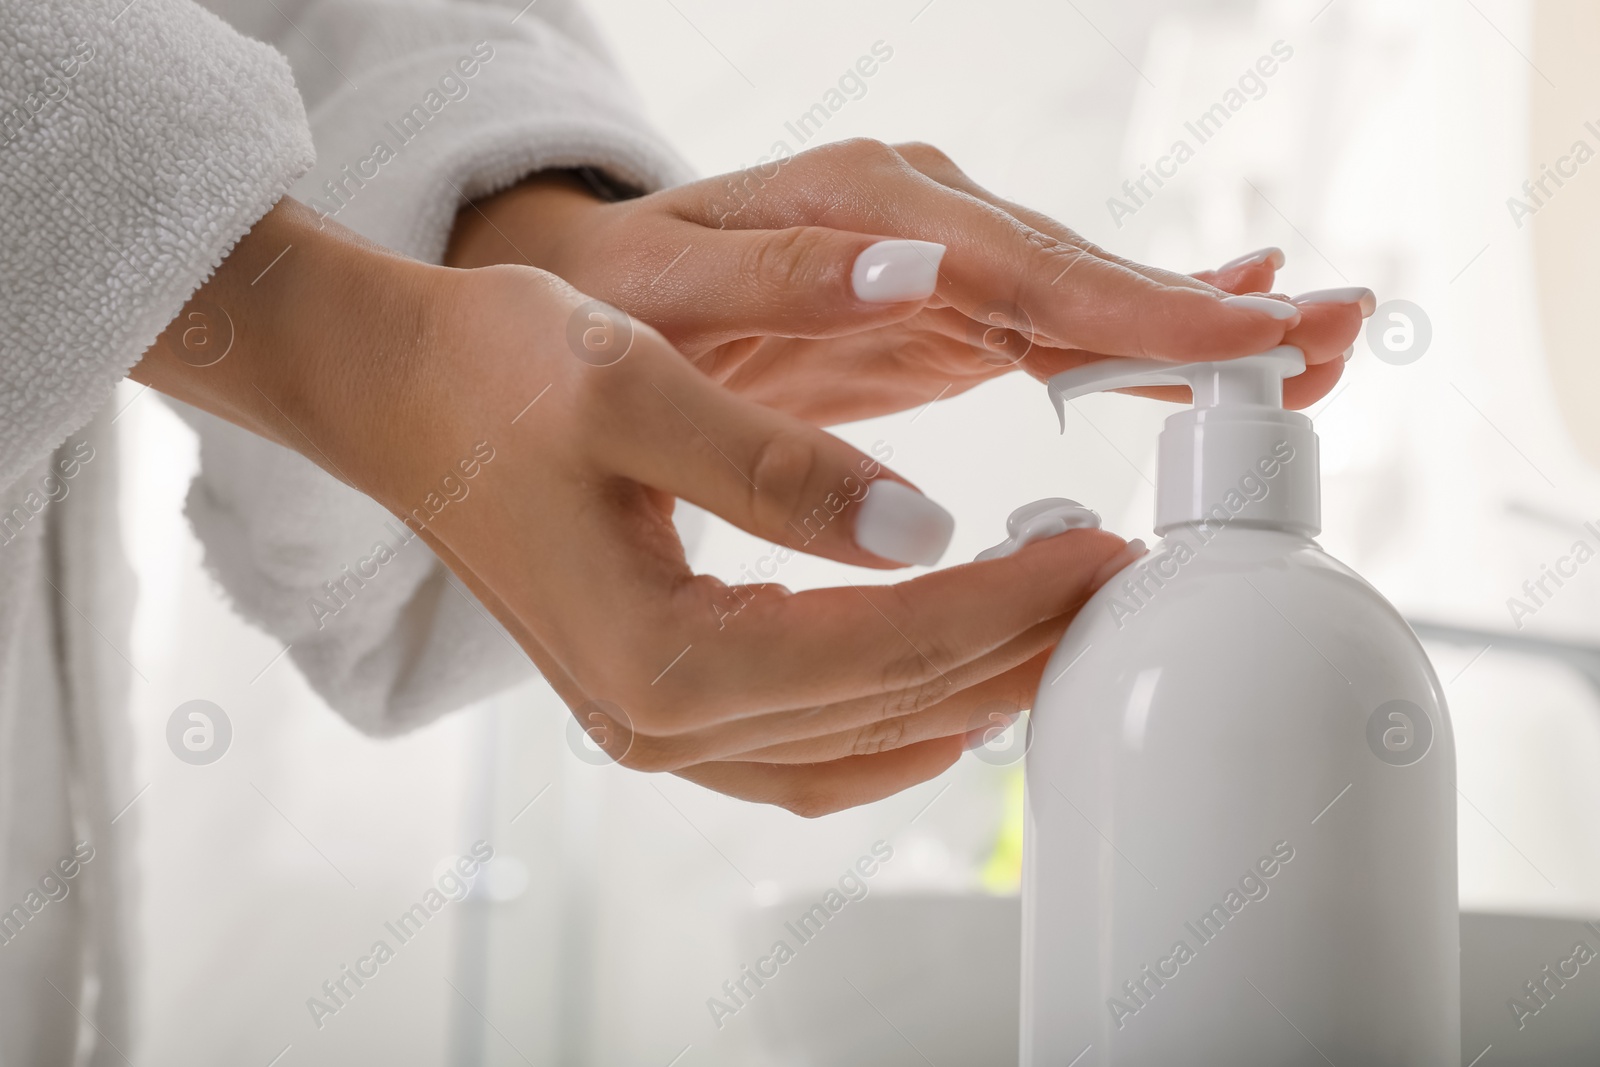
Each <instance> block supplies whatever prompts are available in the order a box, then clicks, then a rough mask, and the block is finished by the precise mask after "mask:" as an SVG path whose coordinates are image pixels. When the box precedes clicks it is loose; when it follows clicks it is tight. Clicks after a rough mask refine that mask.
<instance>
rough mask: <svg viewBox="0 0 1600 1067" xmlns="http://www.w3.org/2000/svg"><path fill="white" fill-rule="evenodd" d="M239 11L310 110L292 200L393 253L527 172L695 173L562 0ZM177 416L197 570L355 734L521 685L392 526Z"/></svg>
mask: <svg viewBox="0 0 1600 1067" xmlns="http://www.w3.org/2000/svg"><path fill="white" fill-rule="evenodd" d="M218 2H219V3H221V2H225V0H218ZM231 2H233V3H250V5H251V6H250V7H249V10H248V11H246V12H232V11H230V12H229V14H230V17H235V15H237V16H238V17H240V19H241V24H247V23H246V21H245V16H246V15H248V17H249V18H250V19H259V20H261V21H262V24H263V26H264V25H265V24H266V23H270V22H271V21H272V19H273V18H276V19H277V21H278V23H279V25H278V27H277V30H276V31H275V32H276V33H277V34H278V36H276V37H274V40H275V41H276V42H277V43H278V44H279V45H280V46H281V47H282V48H283V49H284V51H285V53H286V54H288V55H289V57H290V59H291V61H292V62H293V64H294V69H295V73H296V78H297V79H298V81H299V84H300V85H301V88H302V92H303V94H304V96H305V99H306V103H307V108H308V110H309V112H310V115H311V128H312V132H313V135H314V137H315V140H316V145H317V150H318V159H319V163H318V165H317V167H316V168H315V169H313V170H312V171H311V172H310V173H308V174H307V175H306V176H305V177H304V178H303V179H302V180H301V181H300V182H299V184H297V185H296V186H295V188H294V190H293V192H294V194H295V195H296V197H298V198H299V199H301V200H303V201H304V202H306V203H307V204H310V205H311V206H313V207H315V208H316V209H317V210H319V211H320V212H322V213H323V214H324V215H327V216H329V217H330V218H332V219H334V220H337V222H338V223H340V224H342V225H345V226H349V227H350V228H352V229H354V230H355V231H356V232H358V233H360V234H362V235H363V236H365V237H368V238H370V239H372V240H374V241H377V242H379V243H380V244H384V245H387V246H388V247H390V248H393V249H395V250H397V251H399V252H403V253H405V254H407V255H411V256H414V257H416V258H419V259H424V260H428V261H430V262H437V261H438V260H439V259H440V258H441V257H442V256H443V253H444V249H445V245H446V243H447V241H448V239H449V235H450V228H451V225H452V223H453V220H454V217H455V214H456V211H457V209H458V207H460V206H461V205H462V204H463V203H464V200H463V198H475V197H480V196H483V195H486V194H488V193H490V192H493V191H496V190H498V189H501V188H504V187H506V186H508V185H511V184H513V183H514V182H516V181H518V180H519V179H521V178H523V177H525V176H526V175H528V174H530V173H533V172H535V171H538V170H542V169H547V168H554V167H563V168H569V167H570V168H587V169H588V170H590V171H591V172H592V173H594V174H596V175H599V176H601V180H602V181H603V182H604V183H605V184H606V185H608V186H611V187H614V188H617V189H624V190H626V189H632V190H638V191H650V190H654V189H657V188H661V187H663V186H666V185H670V184H674V183H676V182H678V181H681V180H684V179H686V178H687V177H688V176H689V171H688V168H687V167H686V166H685V165H684V164H683V163H682V162H681V161H680V160H679V158H678V157H677V156H676V155H675V154H674V153H673V152H672V150H671V149H669V148H668V147H667V146H666V145H665V144H664V143H663V142H662V141H661V139H660V138H659V137H657V136H656V135H655V134H654V133H653V132H652V131H651V130H650V128H649V126H648V125H647V124H646V123H645V121H644V120H643V119H642V118H641V117H640V114H639V108H638V104H637V101H636V100H635V98H634V96H633V94H632V92H631V91H630V90H629V88H628V87H627V85H626V83H625V82H624V81H623V79H622V78H621V76H620V75H619V74H618V73H617V71H616V69H615V68H614V66H613V65H612V63H611V61H610V59H609V57H608V56H607V55H606V54H605V52H604V49H603V46H601V45H600V44H599V39H598V37H597V35H595V34H594V32H593V30H592V28H591V27H590V26H589V24H588V22H587V20H586V19H585V18H584V16H583V14H582V11H581V9H579V8H578V7H576V6H575V5H573V4H570V3H567V2H565V0H539V2H538V3H537V4H534V5H529V6H526V7H524V5H523V3H521V2H518V3H509V2H508V3H507V4H505V5H500V4H496V3H488V2H471V3H469V2H448V0H431V2H430V0H323V2H317V3H312V4H310V5H308V6H306V7H304V8H303V9H294V8H285V9H283V10H282V11H281V12H278V11H277V10H276V9H277V8H278V6H279V5H278V4H274V5H273V6H274V9H275V11H274V15H273V16H271V17H264V16H263V15H262V13H261V11H260V9H259V8H257V7H256V6H254V3H253V2H252V0H231ZM281 2H282V0H280V3H281ZM291 18H292V21H291ZM290 265H291V264H290V263H289V262H288V261H287V260H286V261H285V263H284V266H290ZM183 414H184V416H185V418H187V419H188V420H189V421H190V423H191V425H193V426H194V427H195V429H196V430H197V431H198V433H199V435H200V439H201V446H200V457H201V469H200V473H199V475H198V476H197V477H196V480H195V482H194V484H193V486H192V487H191V490H190V493H189V498H188V505H187V507H188V514H189V517H190V520H191V522H192V523H193V526H194V528H195V531H196V533H197V534H198V536H199V538H200V540H201V541H202V543H203V544H204V547H205V558H206V563H207V566H208V568H209V569H210V570H211V572H212V573H213V574H214V575H215V576H216V577H217V579H218V580H219V581H220V582H221V583H222V585H223V586H224V587H225V588H226V589H227V591H228V592H229V594H230V595H231V596H232V598H233V600H234V602H235V604H236V605H237V606H238V608H239V609H240V611H241V612H242V613H243V614H244V615H245V616H246V617H247V618H249V619H251V620H252V621H254V622H255V623H256V624H258V625H259V626H261V627H262V628H264V629H266V630H267V631H268V632H270V633H272V634H274V635H276V636H277V637H278V638H280V639H281V640H282V641H284V642H285V643H286V644H287V645H288V646H289V650H290V655H291V656H292V657H293V659H294V660H295V662H296V663H297V665H298V666H299V667H300V669H301V671H302V672H303V673H304V674H305V675H306V678H307V679H308V680H309V682H310V683H311V685H312V686H313V688H315V689H316V690H317V692H318V693H319V694H320V695H321V696H322V697H323V698H324V699H325V700H327V701H328V703H329V704H330V705H331V706H332V707H334V708H335V709H336V710H337V711H339V712H340V713H341V714H343V715H344V716H346V717H347V718H348V719H350V720H351V721H352V722H353V723H354V724H355V725H356V726H357V727H359V728H361V729H363V730H366V731H368V732H372V733H393V732H397V731H401V730H405V729H409V728H411V727H414V726H416V725H418V724H420V723H422V722H426V721H428V720H430V719H432V718H434V717H436V716H437V715H439V714H441V713H443V712H446V711H449V710H451V709H453V708H457V707H460V706H463V705H465V704H468V703H471V702H472V701H475V700H479V699H482V698H484V697H486V696H488V695H490V694H492V693H494V692H496V691H498V690H501V689H504V688H506V687H508V686H510V685H512V684H515V683H517V682H519V681H523V680H526V679H528V678H531V677H532V676H533V667H532V665H531V663H529V661H528V660H527V658H526V657H525V656H524V655H523V654H522V652H521V651H520V649H518V648H517V646H516V645H515V643H514V642H513V641H512V640H511V639H510V637H509V636H507V635H506V633H505V632H504V631H503V630H502V629H501V628H500V627H499V626H498V624H497V623H495V622H494V621H493V620H492V618H491V617H490V616H489V614H488V613H487V612H486V611H485V610H484V609H483V608H482V606H481V605H480V604H478V602H477V601H476V599H474V598H473V597H472V595H471V593H469V592H468V591H467V590H466V589H465V588H464V587H462V586H461V585H460V584H459V583H458V582H457V581H455V580H454V578H453V577H452V576H450V575H449V573H448V571H447V570H446V569H445V568H444V567H443V566H442V565H441V564H440V563H439V562H438V560H437V559H436V558H435V557H434V555H433V554H432V552H431V551H430V550H429V549H428V547H427V546H426V545H425V544H424V543H423V542H422V541H421V540H420V539H415V538H413V537H412V536H411V534H410V531H409V530H408V529H407V528H406V527H405V525H404V524H403V523H401V522H400V521H399V520H398V519H395V518H393V517H392V516H390V515H388V514H387V513H386V512H385V511H384V510H383V509H382V508H380V507H379V506H378V505H377V504H375V503H373V502H372V501H371V500H368V499H367V498H365V497H363V496H361V495H360V494H359V493H356V492H355V491H353V490H351V489H350V488H348V487H347V486H345V485H343V484H342V483H340V482H338V481H336V480H335V479H333V478H331V477H329V476H328V475H327V474H326V473H324V472H323V471H322V470H321V469H319V468H318V467H317V466H316V465H314V464H312V463H310V462H308V461H307V460H305V459H304V458H303V457H301V456H299V455H297V454H294V453H291V452H288V451H286V450H284V449H281V448H278V447H277V446H275V445H272V444H270V443H268V442H266V441H263V440H261V439H259V438H255V437H252V436H251V435H249V434H247V433H245V432H244V431H242V430H239V429H238V428H236V427H234V426H232V425H230V424H228V423H225V422H223V421H221V420H219V419H215V418H212V417H210V416H207V415H205V414H203V413H199V412H195V411H192V410H186V411H184V412H183ZM484 436H485V439H486V441H487V444H488V447H489V448H490V449H493V447H494V446H495V444H496V442H495V435H494V432H493V428H486V429H485V431H484ZM462 458H463V459H467V458H469V457H462ZM490 462H493V461H492V460H491V461H490ZM462 484H463V485H464V486H465V488H466V490H467V491H468V492H469V493H470V491H471V488H472V486H471V482H470V480H463V482H462ZM450 506H456V504H451V505H450Z"/></svg>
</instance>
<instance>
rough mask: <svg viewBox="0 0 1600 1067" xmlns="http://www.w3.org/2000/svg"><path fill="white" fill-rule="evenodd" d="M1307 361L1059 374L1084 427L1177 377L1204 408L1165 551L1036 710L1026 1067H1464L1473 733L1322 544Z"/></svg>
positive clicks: (1107, 608) (1409, 637) (1416, 653)
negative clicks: (1465, 794)
mask: <svg viewBox="0 0 1600 1067" xmlns="http://www.w3.org/2000/svg"><path fill="white" fill-rule="evenodd" d="M1304 369H1305V363H1304V357H1303V355H1302V354H1301V352H1300V351H1299V350H1298V349H1296V348H1293V347H1290V346H1282V347H1279V348H1276V349H1273V350H1272V351H1270V352H1265V353H1262V354H1260V355H1256V356H1249V357H1246V358H1243V359H1237V360H1230V361H1226V362H1218V363H1199V364H1188V365H1178V364H1168V363H1160V362H1157V361H1153V360H1128V359H1107V360H1102V361H1098V362H1095V363H1091V364H1087V365H1085V366H1082V367H1078V368H1075V369H1074V370H1071V371H1068V372H1066V373H1064V374H1060V375H1057V376H1056V377H1054V378H1052V379H1051V381H1050V391H1051V394H1052V395H1053V397H1054V399H1055V401H1056V404H1057V408H1058V410H1060V409H1061V406H1062V404H1063V403H1064V402H1065V401H1066V400H1069V399H1071V398H1073V397H1076V396H1080V395H1082V394H1084V393H1087V392H1091V391H1095V390H1102V389H1118V388H1127V387H1133V386H1146V385H1168V384H1175V385H1187V386H1189V387H1191V389H1192V390H1193V393H1194V407H1193V408H1192V409H1189V410H1185V411H1182V412H1180V413H1178V414H1175V415H1173V416H1172V417H1171V418H1169V419H1168V420H1167V422H1166V426H1165V429H1164V430H1163V432H1162V434H1161V438H1160V450H1159V451H1160V459H1159V473H1158V479H1159V480H1158V484H1157V489H1156V496H1157V503H1156V523H1155V530H1156V532H1157V533H1158V534H1160V535H1161V536H1162V540H1161V542H1160V543H1159V544H1158V545H1157V546H1155V548H1154V549H1153V550H1152V551H1151V553H1150V554H1149V555H1148V556H1146V557H1145V558H1144V559H1142V560H1140V561H1138V562H1136V563H1134V564H1132V565H1131V566H1129V567H1128V568H1127V569H1125V570H1123V571H1122V572H1121V573H1120V574H1118V575H1117V576H1116V577H1114V578H1113V579H1111V581H1110V582H1108V583H1107V584H1106V585H1105V586H1104V587H1103V588H1102V589H1100V591H1099V592H1098V593H1096V594H1095V596H1094V597H1093V598H1092V599H1090V600H1089V602H1088V603H1087V604H1086V605H1085V606H1084V607H1083V609H1082V610H1081V611H1080V612H1079V614H1078V616H1077V618H1076V619H1075V620H1074V621H1073V623H1072V625H1071V627H1070V628H1069V629H1068V630H1067V632H1066V634H1065V636H1064V637H1063V638H1062V641H1061V644H1060V646H1059V647H1058V648H1057V649H1056V651H1055V654H1054V657H1053V658H1052V660H1051V662H1050V665H1049V666H1048V668H1047V669H1046V670H1045V673H1044V676H1043V681H1042V683H1041V688H1040V691H1039V694H1038V698H1037V700H1036V701H1035V704H1034V710H1033V715H1032V730H1033V739H1032V743H1031V747H1030V748H1029V750H1028V753H1027V757H1026V781H1027V788H1026V796H1027V800H1026V827H1025V844H1024V861H1023V884H1022V914H1023V942H1022V960H1023V975H1022V1012H1021V1014H1022V1032H1021V1052H1022V1055H1021V1059H1022V1064H1023V1065H1024V1067H1066V1065H1068V1064H1072V1065H1073V1067H1096V1065H1101V1067H1327V1065H1329V1064H1333V1065H1337V1067H1460V1064H1461V1039H1460V958H1459V956H1460V948H1459V931H1458V925H1457V923H1458V917H1457V912H1458V903H1457V895H1456V814H1455V812H1456V805H1455V800H1456V795H1455V752H1454V744H1453V740H1452V736H1451V730H1450V720H1449V717H1448V714H1447V712H1446V709H1445V702H1444V695H1443V692H1442V691H1441V688H1440V685H1439V682H1438V679H1437V678H1436V677H1435V675H1434V672H1433V669H1432V667H1431V666H1430V665H1429V662H1428V659H1427V656H1426V655H1425V654H1424V652H1423V650H1422V647H1421V645H1420V644H1419V643H1418V641H1417V638H1416V636H1415V635H1414V634H1413V633H1412V631H1411V629H1410V628H1409V627H1408V626H1407V625H1406V623H1405V621H1404V620H1403V619H1402V618H1401V617H1400V615H1399V613H1398V612H1397V611H1396V610H1395V609H1394V608H1393V607H1392V606H1391V605H1390V604H1389V603H1388V602H1387V601H1386V600H1384V598H1383V597H1382V596H1380V595H1379V594H1378V593H1377V592H1376V591H1375V590H1374V589H1373V588H1372V587H1371V586H1370V585H1368V584H1367V583H1366V582H1365V581H1363V580H1362V579H1361V578H1360V577H1359V576H1357V575H1356V574H1355V573H1353V572H1352V571H1351V570H1349V569H1348V568H1347V567H1345V566H1343V565H1342V564H1340V563H1338V562H1336V561H1335V560H1333V559H1332V558H1331V557H1329V556H1328V555H1326V554H1325V553H1324V552H1323V551H1322V549H1321V548H1320V547H1319V546H1318V545H1317V543H1316V542H1315V541H1314V540H1312V538H1313V537H1314V536H1315V535H1316V534H1317V533H1318V532H1319V530H1320V528H1321V523H1320V501H1319V496H1320V490H1319V479H1318V469H1317V438H1316V435H1315V433H1313V431H1312V428H1311V421H1310V420H1309V419H1307V418H1306V417H1305V416H1303V415H1300V414H1298V413H1295V412H1290V411H1285V410H1284V409H1283V379H1284V378H1286V377H1289V376H1292V375H1294V374H1298V373H1300V372H1301V371H1302V370H1304ZM1061 503H1062V504H1070V502H1061ZM1090 514H1092V513H1090ZM1058 525H1059V524H1058ZM1048 532H1049V531H1047V533H1048ZM1025 540H1026V538H1020V539H1017V541H1014V542H1013V547H1014V544H1015V543H1020V542H1021V541H1025Z"/></svg>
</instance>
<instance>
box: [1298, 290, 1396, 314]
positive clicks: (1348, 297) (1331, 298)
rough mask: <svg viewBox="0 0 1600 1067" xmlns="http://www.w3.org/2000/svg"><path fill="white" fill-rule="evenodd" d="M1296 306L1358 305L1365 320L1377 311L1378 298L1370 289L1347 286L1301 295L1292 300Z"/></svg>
mask: <svg viewBox="0 0 1600 1067" xmlns="http://www.w3.org/2000/svg"><path fill="white" fill-rule="evenodd" d="M1294 302H1295V303H1296V304H1302V305H1304V304H1360V305H1361V317H1362V318H1366V317H1367V316H1368V315H1371V314H1372V313H1373V311H1375V310H1377V307H1378V298H1377V297H1376V296H1375V295H1373V292H1372V290H1371V289H1366V288H1363V287H1362V286H1359V285H1349V286H1345V287H1344V288H1342V289H1317V290H1315V291H1313V292H1309V293H1301V294H1300V295H1299V296H1297V297H1295V298H1294Z"/></svg>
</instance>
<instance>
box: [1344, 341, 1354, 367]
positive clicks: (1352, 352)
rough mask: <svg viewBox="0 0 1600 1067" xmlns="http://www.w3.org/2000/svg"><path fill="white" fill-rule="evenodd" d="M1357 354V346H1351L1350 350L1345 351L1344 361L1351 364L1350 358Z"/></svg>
mask: <svg viewBox="0 0 1600 1067" xmlns="http://www.w3.org/2000/svg"><path fill="white" fill-rule="evenodd" d="M1355 354H1356V346H1355V345H1351V346H1350V347H1349V348H1347V349H1345V350H1344V361H1345V362H1346V363H1349V362H1350V357H1351V356H1353V355H1355Z"/></svg>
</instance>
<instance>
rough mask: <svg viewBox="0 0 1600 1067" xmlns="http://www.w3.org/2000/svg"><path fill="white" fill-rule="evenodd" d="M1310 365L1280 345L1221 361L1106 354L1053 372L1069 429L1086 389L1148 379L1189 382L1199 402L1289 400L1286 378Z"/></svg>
mask: <svg viewBox="0 0 1600 1067" xmlns="http://www.w3.org/2000/svg"><path fill="white" fill-rule="evenodd" d="M1305 369H1306V357H1305V354H1304V353H1303V352H1301V351H1300V350H1299V349H1298V348H1296V347H1294V346H1293V345H1279V346H1278V347H1277V348H1273V349H1268V350H1267V351H1265V352H1261V353H1259V354H1257V355H1254V356H1244V357H1241V358H1239V359H1227V360H1219V361H1218V362H1215V363H1166V362H1163V361H1162V360H1159V359H1100V360H1096V361H1095V362H1093V363H1085V364H1083V366H1081V367H1073V368H1072V369H1071V370H1069V371H1062V372H1061V373H1060V374H1057V375H1053V376H1052V377H1051V378H1050V381H1049V389H1050V400H1051V402H1052V403H1054V404H1055V406H1056V416H1057V417H1058V418H1059V419H1060V420H1061V432H1062V433H1065V432H1066V430H1067V407H1066V405H1067V401H1068V400H1074V399H1076V398H1078V397H1080V396H1083V395H1085V394H1086V393H1099V392H1105V391H1108V390H1112V389H1131V388H1134V387H1136V386H1143V385H1187V386H1188V387H1189V388H1190V389H1191V390H1192V391H1193V392H1194V406H1195V407H1197V408H1214V407H1218V406H1220V405H1223V404H1259V405H1264V406H1267V407H1280V408H1281V407H1282V406H1283V380H1284V379H1285V378H1293V377H1294V376H1295V375H1296V374H1300V373H1302V372H1303V371H1304V370H1305Z"/></svg>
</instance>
